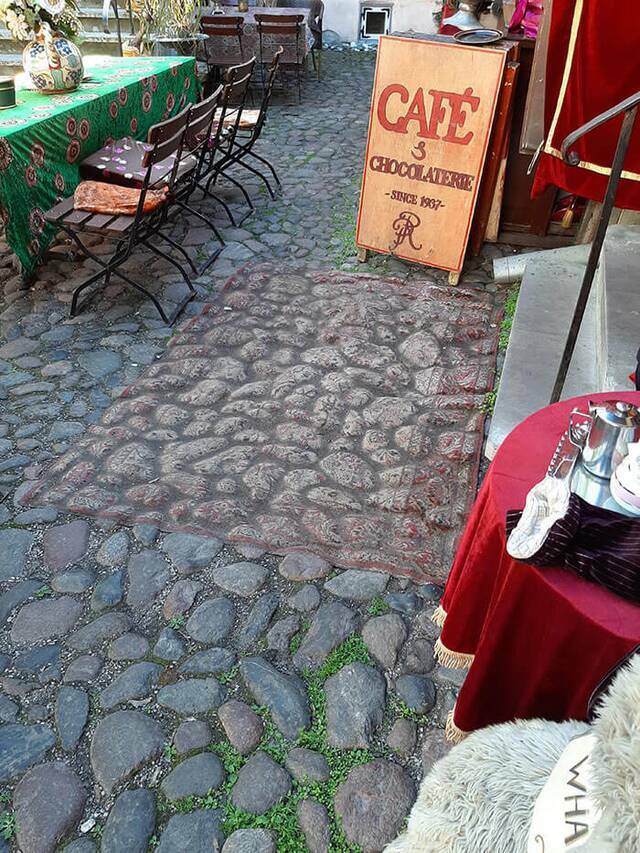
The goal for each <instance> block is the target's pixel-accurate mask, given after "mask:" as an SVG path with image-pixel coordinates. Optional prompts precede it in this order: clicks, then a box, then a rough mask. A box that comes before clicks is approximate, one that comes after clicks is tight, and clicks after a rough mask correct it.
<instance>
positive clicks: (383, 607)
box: [367, 595, 391, 616]
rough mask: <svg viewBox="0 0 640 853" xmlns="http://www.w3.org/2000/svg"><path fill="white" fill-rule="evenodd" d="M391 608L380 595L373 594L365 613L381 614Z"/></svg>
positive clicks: (371, 614)
mask: <svg viewBox="0 0 640 853" xmlns="http://www.w3.org/2000/svg"><path fill="white" fill-rule="evenodd" d="M390 610H391V608H390V607H389V605H388V604H387V602H386V601H385V600H384V598H383V597H382V596H381V595H374V597H373V598H372V599H371V603H370V604H369V607H368V608H367V613H368V614H369V615H370V616H382V615H383V614H384V613H388V612H389V611H390Z"/></svg>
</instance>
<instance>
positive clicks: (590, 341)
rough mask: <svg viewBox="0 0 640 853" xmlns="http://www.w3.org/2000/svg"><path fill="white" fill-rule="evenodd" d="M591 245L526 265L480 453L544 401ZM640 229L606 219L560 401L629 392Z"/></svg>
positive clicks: (638, 336)
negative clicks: (584, 396) (595, 267)
mask: <svg viewBox="0 0 640 853" xmlns="http://www.w3.org/2000/svg"><path fill="white" fill-rule="evenodd" d="M589 250H590V246H571V247H569V248H566V249H554V250H552V251H548V252H539V253H537V254H536V255H532V256H531V259H530V260H529V262H528V263H527V267H526V269H525V273H524V277H523V279H522V285H521V288H520V297H519V300H518V308H517V311H516V315H515V317H514V321H513V328H512V332H511V338H510V340H509V347H508V349H507V354H506V357H505V362H504V368H503V371H502V376H501V379H500V386H499V390H498V397H497V400H496V405H495V410H494V415H493V419H492V421H491V428H490V431H489V438H488V441H487V447H486V451H485V452H486V455H487V456H488V457H489V458H490V459H491V458H493V456H494V454H495V452H496V450H497V449H498V447H499V446H500V444H501V443H502V441H503V439H504V438H505V437H506V436H507V435H508V433H509V432H510V431H511V430H512V429H513V428H514V427H515V426H516V425H517V424H519V423H520V422H521V421H523V420H524V419H525V418H526V417H527V416H528V415H530V414H532V413H533V412H535V411H537V410H538V409H540V408H542V407H543V406H545V405H547V403H548V402H549V397H550V396H551V391H552V388H553V383H554V381H555V376H556V372H557V369H558V365H559V363H560V358H561V355H562V351H563V349H564V345H565V341H566V336H567V332H568V329H569V324H570V322H571V318H572V316H573V310H574V307H575V303H576V299H577V295H578V290H579V288H580V285H581V283H582V278H583V275H584V269H585V266H586V262H587V257H588V254H589ZM639 252H640V227H638V226H637V225H636V226H633V225H612V226H610V227H609V229H608V230H607V236H606V239H605V242H604V246H603V249H602V255H601V258H600V265H599V267H598V271H597V273H596V277H595V280H594V284H593V289H592V292H591V297H590V299H589V304H588V305H587V310H586V312H585V317H584V321H583V324H582V328H581V329H580V334H579V336H578V341H577V343H576V348H575V352H574V355H573V359H572V362H571V365H570V368H569V373H568V375H567V381H566V383H565V387H564V392H563V395H562V397H563V399H566V398H568V397H574V396H577V395H579V394H589V393H596V392H599V391H612V392H615V391H629V390H631V388H632V386H631V383H630V380H629V374H630V373H631V372H632V371H633V370H634V368H635V361H636V353H637V351H638V349H639V348H640V294H638V285H637V282H638V280H639V279H640V254H639Z"/></svg>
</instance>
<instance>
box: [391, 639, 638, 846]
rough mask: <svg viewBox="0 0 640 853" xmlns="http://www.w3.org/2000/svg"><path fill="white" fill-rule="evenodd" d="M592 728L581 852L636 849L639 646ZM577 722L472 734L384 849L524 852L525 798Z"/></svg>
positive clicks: (435, 773) (428, 781)
mask: <svg viewBox="0 0 640 853" xmlns="http://www.w3.org/2000/svg"><path fill="white" fill-rule="evenodd" d="M593 729H594V731H595V733H596V737H597V739H598V743H597V746H596V748H595V750H594V753H593V764H594V776H595V790H594V794H595V797H596V799H597V800H598V803H599V805H600V806H601V808H602V810H603V815H604V816H603V818H602V820H601V821H600V824H599V825H598V827H597V830H596V832H595V833H594V835H593V836H592V838H591V839H590V841H589V843H588V844H587V845H585V846H583V847H581V848H580V853H640V655H636V656H635V657H634V658H633V660H632V662H631V663H630V664H629V665H628V666H627V667H625V668H624V669H623V670H621V672H620V673H619V674H618V675H617V677H616V679H615V681H614V683H613V685H612V687H611V690H610V693H609V695H608V696H607V697H606V698H605V699H604V701H603V703H602V705H601V707H600V709H599V717H598V719H597V720H596V722H595V723H594V726H593ZM587 731H589V726H588V725H587V724H586V723H579V722H567V723H551V722H547V721H544V720H531V721H522V722H516V723H506V724H504V725H500V726H491V727H489V728H487V729H483V730H481V731H478V732H475V733H473V734H471V735H470V736H469V737H468V738H467V739H466V740H465V741H464V742H463V743H461V744H460V745H459V746H456V747H455V748H454V749H452V750H451V752H450V753H448V755H446V756H445V757H444V758H443V759H441V760H440V761H439V762H438V763H437V764H435V765H434V767H433V769H432V770H431V772H430V773H429V775H428V776H427V777H426V778H425V779H424V780H423V782H422V785H421V787H420V792H419V794H418V799H417V801H416V803H415V805H414V807H413V810H412V812H411V815H410V817H409V824H408V827H407V831H406V833H405V834H404V835H402V836H401V837H400V838H398V839H396V841H394V842H393V843H392V844H390V845H389V846H388V847H387V848H386V849H385V853H526V850H527V837H528V833H529V826H530V822H531V816H532V814H533V806H534V801H535V799H536V798H537V796H538V794H539V792H540V791H541V789H542V787H543V785H544V783H545V782H546V780H547V777H548V775H549V773H550V771H551V769H552V767H553V766H554V765H555V764H556V762H557V760H558V758H559V757H560V755H561V753H562V752H563V750H564V748H565V747H566V745H567V743H568V742H569V740H571V739H572V738H574V737H576V736H577V735H580V734H583V733H584V732H587Z"/></svg>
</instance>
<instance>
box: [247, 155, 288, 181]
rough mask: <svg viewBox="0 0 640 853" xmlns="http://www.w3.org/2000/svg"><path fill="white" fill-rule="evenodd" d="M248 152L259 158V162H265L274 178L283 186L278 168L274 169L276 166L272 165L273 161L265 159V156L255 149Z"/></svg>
mask: <svg viewBox="0 0 640 853" xmlns="http://www.w3.org/2000/svg"><path fill="white" fill-rule="evenodd" d="M247 154H249V156H251V157H253V158H255V159H256V160H258V162H260V163H263V164H264V165H265V166H266V167H267V168H268V169H269V171H270V172H271V174H272V175H273V178H274V180H275V182H276V184H277V185H278V186H279V187H282V184H281V183H280V178H279V177H278V173H277V172H276V170H275V169H274V167H273V166H272V165H271V163H270V162H269V161H268V160H265V158H264V157H261V156H260V155H259V154H256V153H255V151H247Z"/></svg>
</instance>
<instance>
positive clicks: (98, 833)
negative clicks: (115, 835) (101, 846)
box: [89, 823, 104, 841]
mask: <svg viewBox="0 0 640 853" xmlns="http://www.w3.org/2000/svg"><path fill="white" fill-rule="evenodd" d="M103 832H104V825H103V824H101V823H96V824H95V826H94V827H93V829H92V830H91V832H90V833H89V835H90V836H91V837H92V838H94V839H95V840H96V841H99V840H100V839H101V838H102V833H103Z"/></svg>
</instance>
